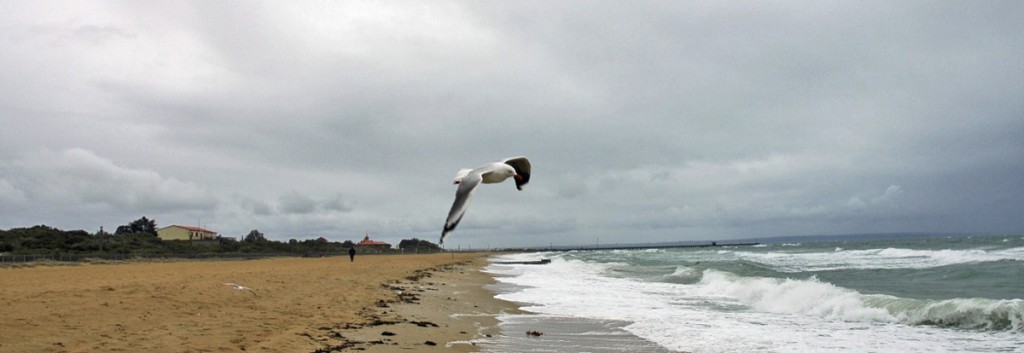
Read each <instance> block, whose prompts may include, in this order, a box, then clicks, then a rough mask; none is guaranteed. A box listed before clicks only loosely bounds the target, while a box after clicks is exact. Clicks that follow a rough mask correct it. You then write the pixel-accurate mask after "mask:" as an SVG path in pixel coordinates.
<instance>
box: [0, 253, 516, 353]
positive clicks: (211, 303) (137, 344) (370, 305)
mask: <svg viewBox="0 0 1024 353" xmlns="http://www.w3.org/2000/svg"><path fill="white" fill-rule="evenodd" d="M485 256H486V255H484V254H456V255H454V257H453V256H452V255H451V254H432V255H378V256H357V257H356V261H355V262H351V263H350V262H349V260H348V258H347V257H329V258H313V259H304V258H277V259H264V260H247V261H246V260H234V261H180V262H140V263H114V264H83V265H74V266H33V267H22V268H0V312H2V313H3V314H2V315H0V352H3V353H6V352H99V351H103V352H117V351H125V352H241V351H245V352H333V351H349V350H353V349H365V350H366V351H368V352H392V351H393V352H398V351H404V352H408V351H417V352H418V351H429V350H437V351H442V350H443V351H475V350H476V348H477V347H476V346H475V345H474V344H475V343H477V342H479V341H480V340H486V337H487V335H493V334H496V333H497V328H496V324H497V320H496V318H495V317H494V316H495V314H496V313H499V312H502V311H510V310H514V309H512V306H511V305H510V304H509V303H505V302H501V301H498V300H496V299H494V298H493V295H492V294H491V293H489V292H487V291H486V290H485V289H484V288H483V286H484V285H485V284H487V283H490V282H491V281H492V279H491V278H490V277H489V276H487V275H486V274H484V273H481V272H479V271H478V270H479V269H480V268H481V267H482V266H484V265H485V264H486V260H485ZM226 283H234V284H238V285H241V286H244V287H246V289H242V290H239V289H236V288H235V287H234V286H231V285H226Z"/></svg>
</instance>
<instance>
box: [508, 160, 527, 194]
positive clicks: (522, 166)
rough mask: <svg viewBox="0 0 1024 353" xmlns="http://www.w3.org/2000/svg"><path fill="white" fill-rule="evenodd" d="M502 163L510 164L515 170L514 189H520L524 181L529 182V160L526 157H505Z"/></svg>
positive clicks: (524, 183)
mask: <svg viewBox="0 0 1024 353" xmlns="http://www.w3.org/2000/svg"><path fill="white" fill-rule="evenodd" d="M502 163H505V164H508V165H510V166H512V169H515V170H516V189H519V190H522V189H523V186H525V185H526V183H529V182H530V169H531V166H530V160H529V159H526V157H523V156H519V157H512V158H508V159H505V160H504V161H502Z"/></svg>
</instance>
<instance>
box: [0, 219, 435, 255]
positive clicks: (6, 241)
mask: <svg viewBox="0 0 1024 353" xmlns="http://www.w3.org/2000/svg"><path fill="white" fill-rule="evenodd" d="M354 246H355V244H354V243H353V242H352V241H350V240H346V241H344V242H337V241H327V240H326V239H324V238H318V239H306V240H297V239H290V240H289V241H287V242H282V241H276V240H270V239H267V238H266V236H265V235H264V234H263V233H262V232H260V231H259V230H256V229H254V230H252V231H250V232H249V234H247V235H246V236H244V237H241V240H236V239H234V238H227V237H218V238H217V239H215V240H214V241H204V242H191V241H188V240H162V239H160V238H159V237H158V236H157V224H156V220H154V219H150V218H147V217H142V218H140V219H137V220H135V221H132V222H129V223H128V224H125V225H121V226H118V227H117V228H116V229H115V231H114V233H113V234H111V233H108V232H105V231H103V230H102V229H100V231H98V232H96V233H89V232H87V231H84V230H61V229H57V228H54V227H50V226H46V225H37V226H34V227H28V228H11V229H8V230H0V254H2V253H11V254H185V253H290V254H299V255H301V254H324V253H345V252H347V251H348V249H349V248H352V247H354ZM439 249H440V247H438V246H437V245H436V244H433V243H430V242H428V241H424V240H419V239H415V238H413V239H404V240H402V241H401V243H399V248H398V250H389V249H379V248H377V249H375V251H378V252H387V251H402V250H404V251H413V250H415V251H421V252H424V251H437V250H439Z"/></svg>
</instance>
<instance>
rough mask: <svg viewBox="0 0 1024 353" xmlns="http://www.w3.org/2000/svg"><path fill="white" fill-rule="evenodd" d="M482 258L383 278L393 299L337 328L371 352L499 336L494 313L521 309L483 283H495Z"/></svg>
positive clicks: (476, 342)
mask: <svg viewBox="0 0 1024 353" xmlns="http://www.w3.org/2000/svg"><path fill="white" fill-rule="evenodd" d="M487 258H488V256H479V257H477V258H474V259H471V260H467V261H463V262H458V263H453V264H448V265H443V266H440V267H437V268H431V269H427V270H423V271H417V273H416V274H415V275H413V276H409V277H406V278H404V279H402V280H401V281H395V282H392V283H387V284H385V285H384V286H385V287H386V288H387V289H388V290H389V291H391V292H392V293H393V294H394V299H393V300H382V301H378V303H377V304H376V305H375V307H374V308H372V310H368V318H369V319H370V321H371V323H370V324H368V325H365V326H362V327H354V330H348V331H346V332H339V333H340V334H341V335H342V336H344V337H345V339H347V340H349V343H347V344H346V345H348V346H349V348H355V349H365V351H366V352H371V353H390V352H407V351H410V350H412V351H429V350H444V351H446V352H480V351H481V350H482V349H483V348H484V347H485V346H487V345H490V344H492V343H494V342H496V340H498V339H499V337H501V336H502V334H503V333H502V329H501V327H500V325H499V324H500V322H499V320H498V316H499V315H502V314H514V313H520V311H519V310H518V307H517V306H516V305H515V304H514V303H511V302H508V301H504V300H500V299H497V298H495V297H494V296H495V293H493V292H492V291H490V290H489V289H487V286H489V285H491V284H493V283H495V281H494V279H493V278H492V277H491V275H490V274H488V273H486V272H484V271H483V269H484V267H486V266H487V265H488V260H487ZM328 352H330V351H328Z"/></svg>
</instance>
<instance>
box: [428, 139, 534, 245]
mask: <svg viewBox="0 0 1024 353" xmlns="http://www.w3.org/2000/svg"><path fill="white" fill-rule="evenodd" d="M509 177H512V178H513V179H515V181H516V189H519V190H522V189H523V186H525V185H526V183H529V182H530V160H529V159H526V157H521V156H520V157H512V158H507V159H505V160H503V161H501V162H494V163H488V164H486V165H484V166H482V167H480V168H476V169H462V170H460V171H459V172H458V173H456V174H455V184H456V185H458V186H459V188H458V190H456V191H455V203H453V204H452V210H451V211H448V220H447V221H445V222H444V231H442V232H441V241H440V244H444V238H445V237H447V236H448V233H451V232H452V231H453V230H455V226H457V225H459V221H461V220H462V216H463V215H465V214H466V209H468V208H469V199H470V198H472V197H473V191H474V190H476V187H477V186H479V185H480V183H484V184H494V183H500V182H503V181H505V179H508V178H509Z"/></svg>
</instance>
